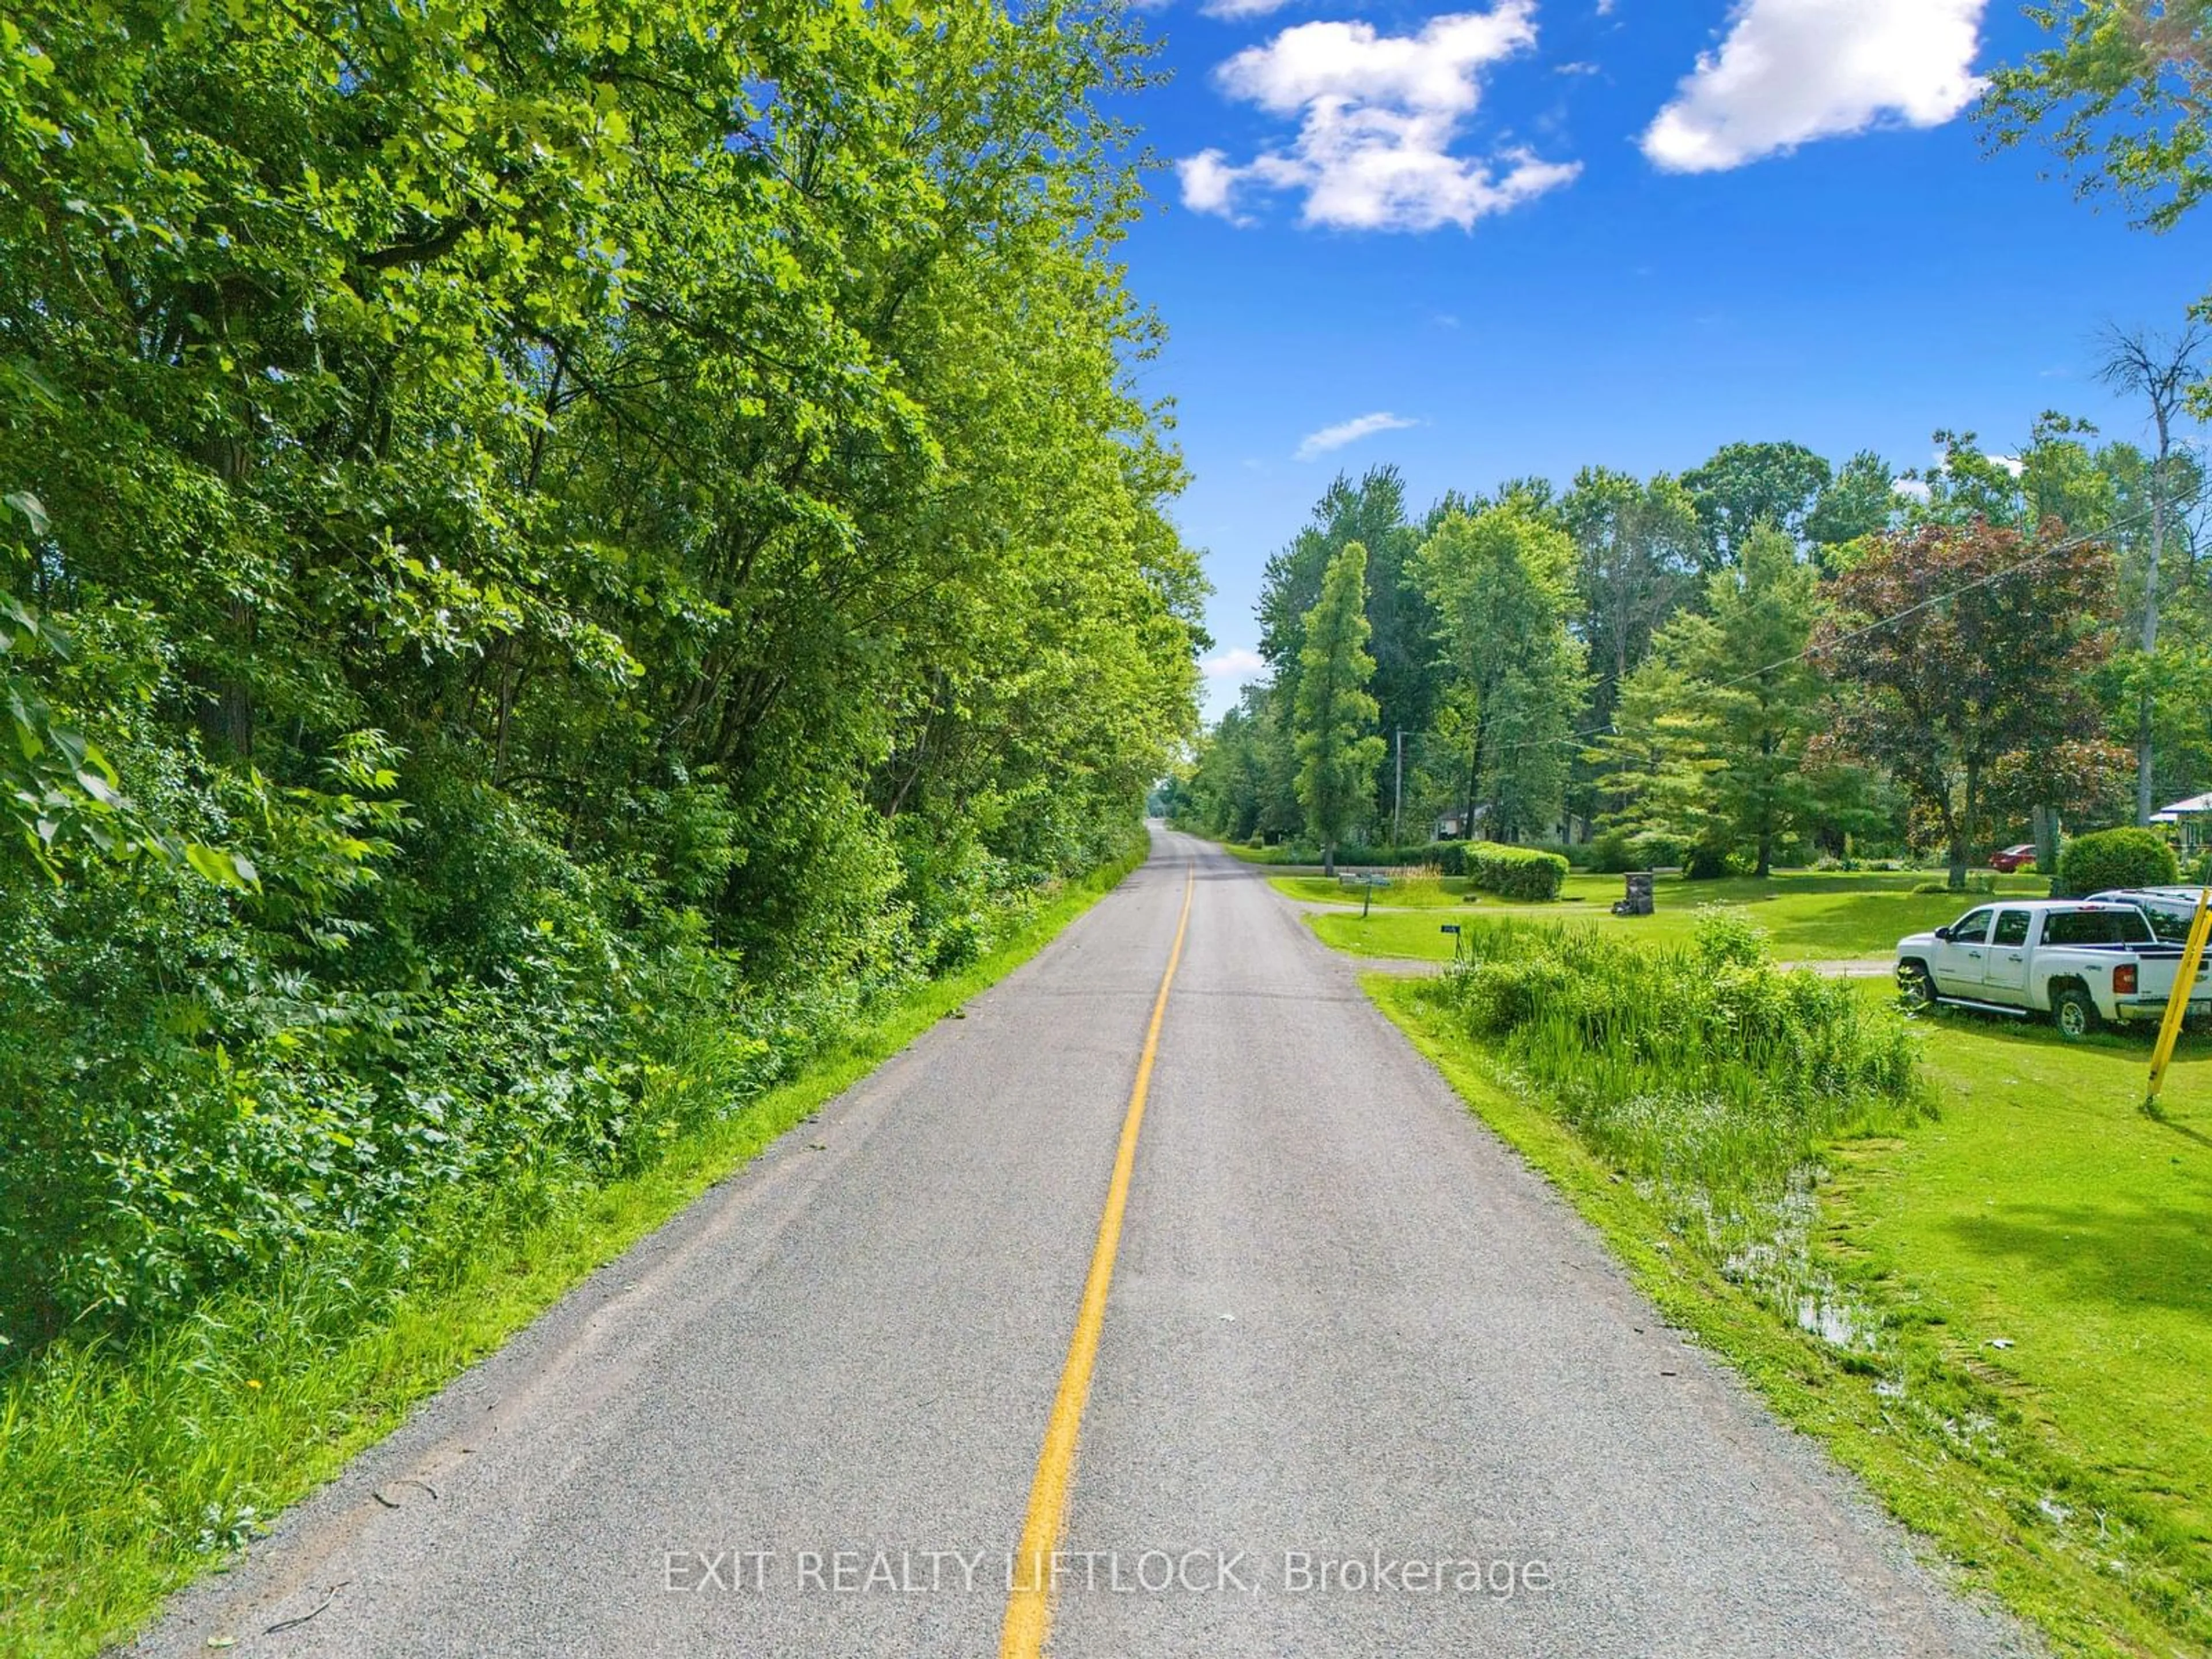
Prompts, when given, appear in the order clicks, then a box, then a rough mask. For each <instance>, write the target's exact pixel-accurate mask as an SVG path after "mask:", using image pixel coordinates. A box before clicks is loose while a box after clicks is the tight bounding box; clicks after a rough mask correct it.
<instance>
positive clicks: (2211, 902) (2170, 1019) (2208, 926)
mask: <svg viewBox="0 0 2212 1659" xmlns="http://www.w3.org/2000/svg"><path fill="white" fill-rule="evenodd" d="M2208 933H2212V883H2208V884H2206V886H2205V889H2204V890H2203V892H2202V893H2200V894H2198V895H2197V915H2196V916H2195V917H2194V918H2193V919H2191V921H2190V924H2189V943H2188V944H2186V945H2183V946H2182V947H2181V967H2180V969H2179V971H2178V972H2177V973H2176V974H2175V975H2174V976H2173V994H2172V996H2171V997H2169V998H2167V999H2166V1018H2165V1020H2164V1021H2163V1022H2162V1023H2161V1024H2160V1026H2159V1028H2158V1047H2157V1048H2155V1049H2154V1050H2153V1051H2152V1052H2151V1057H2150V1093H2149V1094H2148V1095H2147V1096H2146V1097H2144V1099H2143V1104H2144V1105H2145V1106H2146V1107H2149V1106H2154V1105H2156V1104H2157V1103H2158V1091H2159V1089H2160V1085H2163V1084H2164V1083H2165V1081H2166V1066H2168V1065H2169V1064H2171V1063H2172V1060H2173V1045H2174V1044H2175V1043H2176V1042H2179V1041H2180V1038H2181V1022H2182V1021H2183V1020H2184V1019H2185V1018H2188V1016H2189V997H2190V994H2191V992H2193V991H2194V990H2196V988H2197V967H2198V965H2199V964H2200V963H2203V960H2204V941H2205V936H2206V935H2207V934H2208Z"/></svg>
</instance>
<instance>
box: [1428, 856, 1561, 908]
mask: <svg viewBox="0 0 2212 1659" xmlns="http://www.w3.org/2000/svg"><path fill="white" fill-rule="evenodd" d="M1465 867H1466V871H1467V876H1468V883H1469V884H1471V885H1472V886H1473V887H1474V890H1476V891H1477V892H1481V893H1490V894H1493V895H1495V896H1497V897H1498V898H1502V899H1511V900H1513V901H1515V902H1516V903H1524V904H1549V903H1550V902H1552V901H1553V899H1555V898H1557V897H1559V889H1560V888H1561V887H1562V886H1564V885H1565V883H1566V879H1567V871H1568V869H1569V867H1570V866H1569V865H1568V863H1567V860H1566V859H1565V857H1564V856H1563V855H1562V854H1558V853H1544V852H1539V851H1538V850H1537V849H1535V848H1533V847H1504V846H1500V845H1499V844H1498V843H1497V842H1474V844H1473V845H1472V846H1470V847H1468V848H1467V849H1466V859H1465ZM1445 873H1446V874H1450V873H1452V872H1449V871H1447V872H1445Z"/></svg>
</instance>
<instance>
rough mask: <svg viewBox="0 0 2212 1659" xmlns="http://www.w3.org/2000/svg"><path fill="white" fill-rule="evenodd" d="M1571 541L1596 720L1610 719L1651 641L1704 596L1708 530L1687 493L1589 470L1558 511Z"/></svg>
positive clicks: (1669, 484)
mask: <svg viewBox="0 0 2212 1659" xmlns="http://www.w3.org/2000/svg"><path fill="white" fill-rule="evenodd" d="M1559 517H1560V519H1561V520H1563V521H1564V522H1565V525H1566V527H1567V532H1568V533H1569V534H1570V535H1571V536H1572V537H1573V538H1574V541H1575V554H1576V568H1575V597H1576V599H1577V600H1578V601H1579V602H1580V603H1579V606H1578V611H1579V614H1578V616H1577V621H1576V631H1577V633H1578V634H1579V635H1581V637H1582V640H1583V644H1584V645H1585V646H1586V647H1588V649H1589V670H1590V708H1589V712H1590V718H1591V720H1592V722H1593V723H1594V724H1598V725H1602V724H1604V723H1605V722H1606V721H1607V720H1610V719H1611V718H1612V716H1613V704H1614V702H1615V701H1616V699H1617V697H1618V695H1619V689H1620V683H1621V682H1622V681H1623V680H1624V679H1626V678H1627V677H1628V675H1629V674H1630V672H1631V671H1633V670H1634V669H1635V668H1636V666H1637V665H1638V664H1639V663H1641V662H1642V661H1643V660H1644V653H1645V652H1646V651H1648V650H1650V646H1651V638H1652V635H1654V634H1656V633H1657V632H1658V630H1659V629H1660V628H1661V627H1662V625H1663V624H1664V623H1666V621H1667V619H1668V617H1671V616H1673V615H1674V612H1675V611H1677V610H1679V609H1680V607H1681V605H1682V604H1683V603H1684V601H1685V600H1686V599H1692V598H1694V597H1695V596H1696V594H1697V591H1698V571H1699V566H1700V565H1701V563H1702V562H1703V557H1702V554H1703V547H1702V536H1703V532H1702V526H1700V524H1699V518H1698V510H1697V504H1696V502H1695V501H1693V500H1692V497H1691V495H1690V492H1689V491H1688V490H1687V489H1684V488H1683V487H1682V486H1681V485H1680V483H1676V482H1675V481H1674V479H1672V478H1669V477H1664V476H1663V475H1662V477H1656V478H1653V479H1651V480H1650V482H1648V483H1646V482H1645V481H1644V480H1642V479H1639V478H1636V477H1631V476H1630V475H1628V474H1626V473H1624V472H1615V471H1611V470H1609V469H1607V468H1605V467H1599V466H1593V467H1585V468H1583V471H1581V472H1579V473H1577V475H1576V477H1575V482H1574V487H1573V488H1572V489H1570V490H1569V491H1568V492H1567V494H1566V495H1565V499H1564V500H1562V501H1561V502H1560V503H1559Z"/></svg>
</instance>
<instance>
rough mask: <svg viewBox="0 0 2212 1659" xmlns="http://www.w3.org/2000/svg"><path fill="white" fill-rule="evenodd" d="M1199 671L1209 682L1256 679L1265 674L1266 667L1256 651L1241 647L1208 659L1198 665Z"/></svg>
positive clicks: (1234, 647)
mask: <svg viewBox="0 0 2212 1659" xmlns="http://www.w3.org/2000/svg"><path fill="white" fill-rule="evenodd" d="M1199 670H1200V672H1202V673H1203V674H1204V675H1205V676H1206V678H1208V679H1210V680H1236V681H1243V680H1249V679H1256V678H1259V676H1261V674H1264V673H1266V672H1267V662H1266V660H1265V659H1262V658H1261V655H1260V653H1258V652H1256V651H1247V650H1246V649H1244V647H1243V646H1241V645H1240V646H1232V647H1230V648H1229V649H1228V650H1226V651H1225V652H1223V653H1221V654H1220V655H1219V656H1218V657H1208V658H1207V659H1206V660H1205V661H1204V662H1202V663H1200V664H1199Z"/></svg>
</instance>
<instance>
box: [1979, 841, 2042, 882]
mask: <svg viewBox="0 0 2212 1659" xmlns="http://www.w3.org/2000/svg"><path fill="white" fill-rule="evenodd" d="M2034 862H2035V843H2034V842H2032V841H2031V842H2022V843H2021V845H2020V846H2018V847H2008V848H2005V849H2004V851H2003V852H2002V853H1992V854H1990V869H1992V870H1994V871H1996V872H1997V873H1998V874H1999V875H2001V876H2011V875H2017V874H2019V873H2020V872H2021V871H2022V870H2025V869H2027V866H2029V865H2031V864H2033V863H2034Z"/></svg>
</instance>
